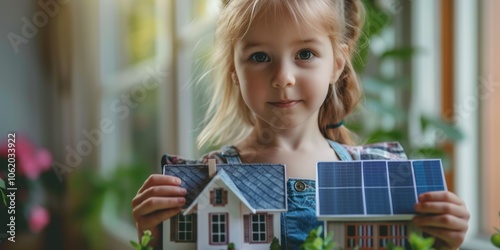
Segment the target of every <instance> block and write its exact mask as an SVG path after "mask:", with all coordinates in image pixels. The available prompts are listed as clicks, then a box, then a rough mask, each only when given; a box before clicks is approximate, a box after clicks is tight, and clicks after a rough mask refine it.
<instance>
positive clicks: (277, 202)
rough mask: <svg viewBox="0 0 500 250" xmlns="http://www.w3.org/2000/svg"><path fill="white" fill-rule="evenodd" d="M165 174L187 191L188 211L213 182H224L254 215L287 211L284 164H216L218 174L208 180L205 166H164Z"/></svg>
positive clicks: (186, 206)
mask: <svg viewBox="0 0 500 250" xmlns="http://www.w3.org/2000/svg"><path fill="white" fill-rule="evenodd" d="M163 174H166V175H173V176H177V177H179V178H180V179H181V180H182V183H181V187H183V188H185V189H186V190H187V194H186V205H185V206H184V208H185V209H187V208H189V207H190V206H191V205H193V202H195V200H196V198H197V197H198V195H199V194H201V193H202V191H203V189H205V187H206V186H207V185H208V184H209V183H210V182H211V181H212V180H215V179H217V180H222V181H223V182H224V183H225V184H226V185H227V186H228V187H229V188H230V189H231V190H232V191H233V192H234V194H235V195H236V196H238V197H239V198H240V200H241V201H242V202H243V203H244V204H245V205H246V206H247V207H248V208H249V209H250V210H251V211H253V212H256V211H263V210H277V211H280V210H281V211H284V210H286V209H287V204H286V175H285V166H284V165H282V164H217V166H216V174H215V176H214V177H213V178H212V179H210V178H209V177H208V166H207V165H204V164H172V165H164V166H163Z"/></svg>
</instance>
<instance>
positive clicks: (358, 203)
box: [316, 160, 446, 220]
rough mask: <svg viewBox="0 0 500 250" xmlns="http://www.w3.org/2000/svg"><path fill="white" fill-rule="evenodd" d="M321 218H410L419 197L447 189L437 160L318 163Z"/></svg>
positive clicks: (318, 208) (317, 187)
mask: <svg viewBox="0 0 500 250" xmlns="http://www.w3.org/2000/svg"><path fill="white" fill-rule="evenodd" d="M316 175H317V182H316V190H317V192H316V194H317V196H316V199H317V202H316V204H317V215H318V217H319V218H320V219H322V218H323V219H325V218H335V219H338V220H343V219H345V220H352V219H359V220H366V219H367V218H368V219H369V218H375V219H380V218H384V219H391V217H392V218H393V219H395V220H396V219H409V218H411V216H412V215H413V214H414V213H415V211H414V209H413V207H414V205H415V203H416V202H417V201H418V198H417V197H418V195H420V194H421V193H424V192H428V191H437V190H446V183H445V181H444V174H443V169H442V166H441V161H440V160H412V161H411V160H404V161H383V160H364V161H350V162H318V164H317V172H316Z"/></svg>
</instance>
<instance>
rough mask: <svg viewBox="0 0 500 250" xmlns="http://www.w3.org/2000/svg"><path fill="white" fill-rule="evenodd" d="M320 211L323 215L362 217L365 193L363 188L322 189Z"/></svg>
mask: <svg viewBox="0 0 500 250" xmlns="http://www.w3.org/2000/svg"><path fill="white" fill-rule="evenodd" d="M318 192H319V193H318V194H319V198H320V203H319V211H320V214H323V215H352V214H356V215H361V214H364V209H363V193H362V190H361V188H342V189H320V190H318Z"/></svg>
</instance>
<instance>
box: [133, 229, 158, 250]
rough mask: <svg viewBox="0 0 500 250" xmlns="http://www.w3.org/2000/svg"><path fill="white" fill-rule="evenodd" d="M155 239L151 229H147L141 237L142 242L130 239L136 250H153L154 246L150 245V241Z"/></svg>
mask: <svg viewBox="0 0 500 250" xmlns="http://www.w3.org/2000/svg"><path fill="white" fill-rule="evenodd" d="M151 239H153V237H152V236H151V231H149V230H145V231H144V233H143V235H142V237H141V243H140V244H139V243H137V242H135V241H132V240H131V241H130V244H131V245H132V246H133V247H134V249H136V250H153V248H152V247H150V246H148V244H149V242H150V241H151Z"/></svg>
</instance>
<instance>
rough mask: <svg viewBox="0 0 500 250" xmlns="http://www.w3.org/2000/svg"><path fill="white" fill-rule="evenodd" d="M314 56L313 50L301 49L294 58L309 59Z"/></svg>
mask: <svg viewBox="0 0 500 250" xmlns="http://www.w3.org/2000/svg"><path fill="white" fill-rule="evenodd" d="M313 56H314V54H313V52H312V51H310V50H301V51H299V53H298V54H297V56H296V57H295V59H299V60H309V59H311V58H312V57H313Z"/></svg>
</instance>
